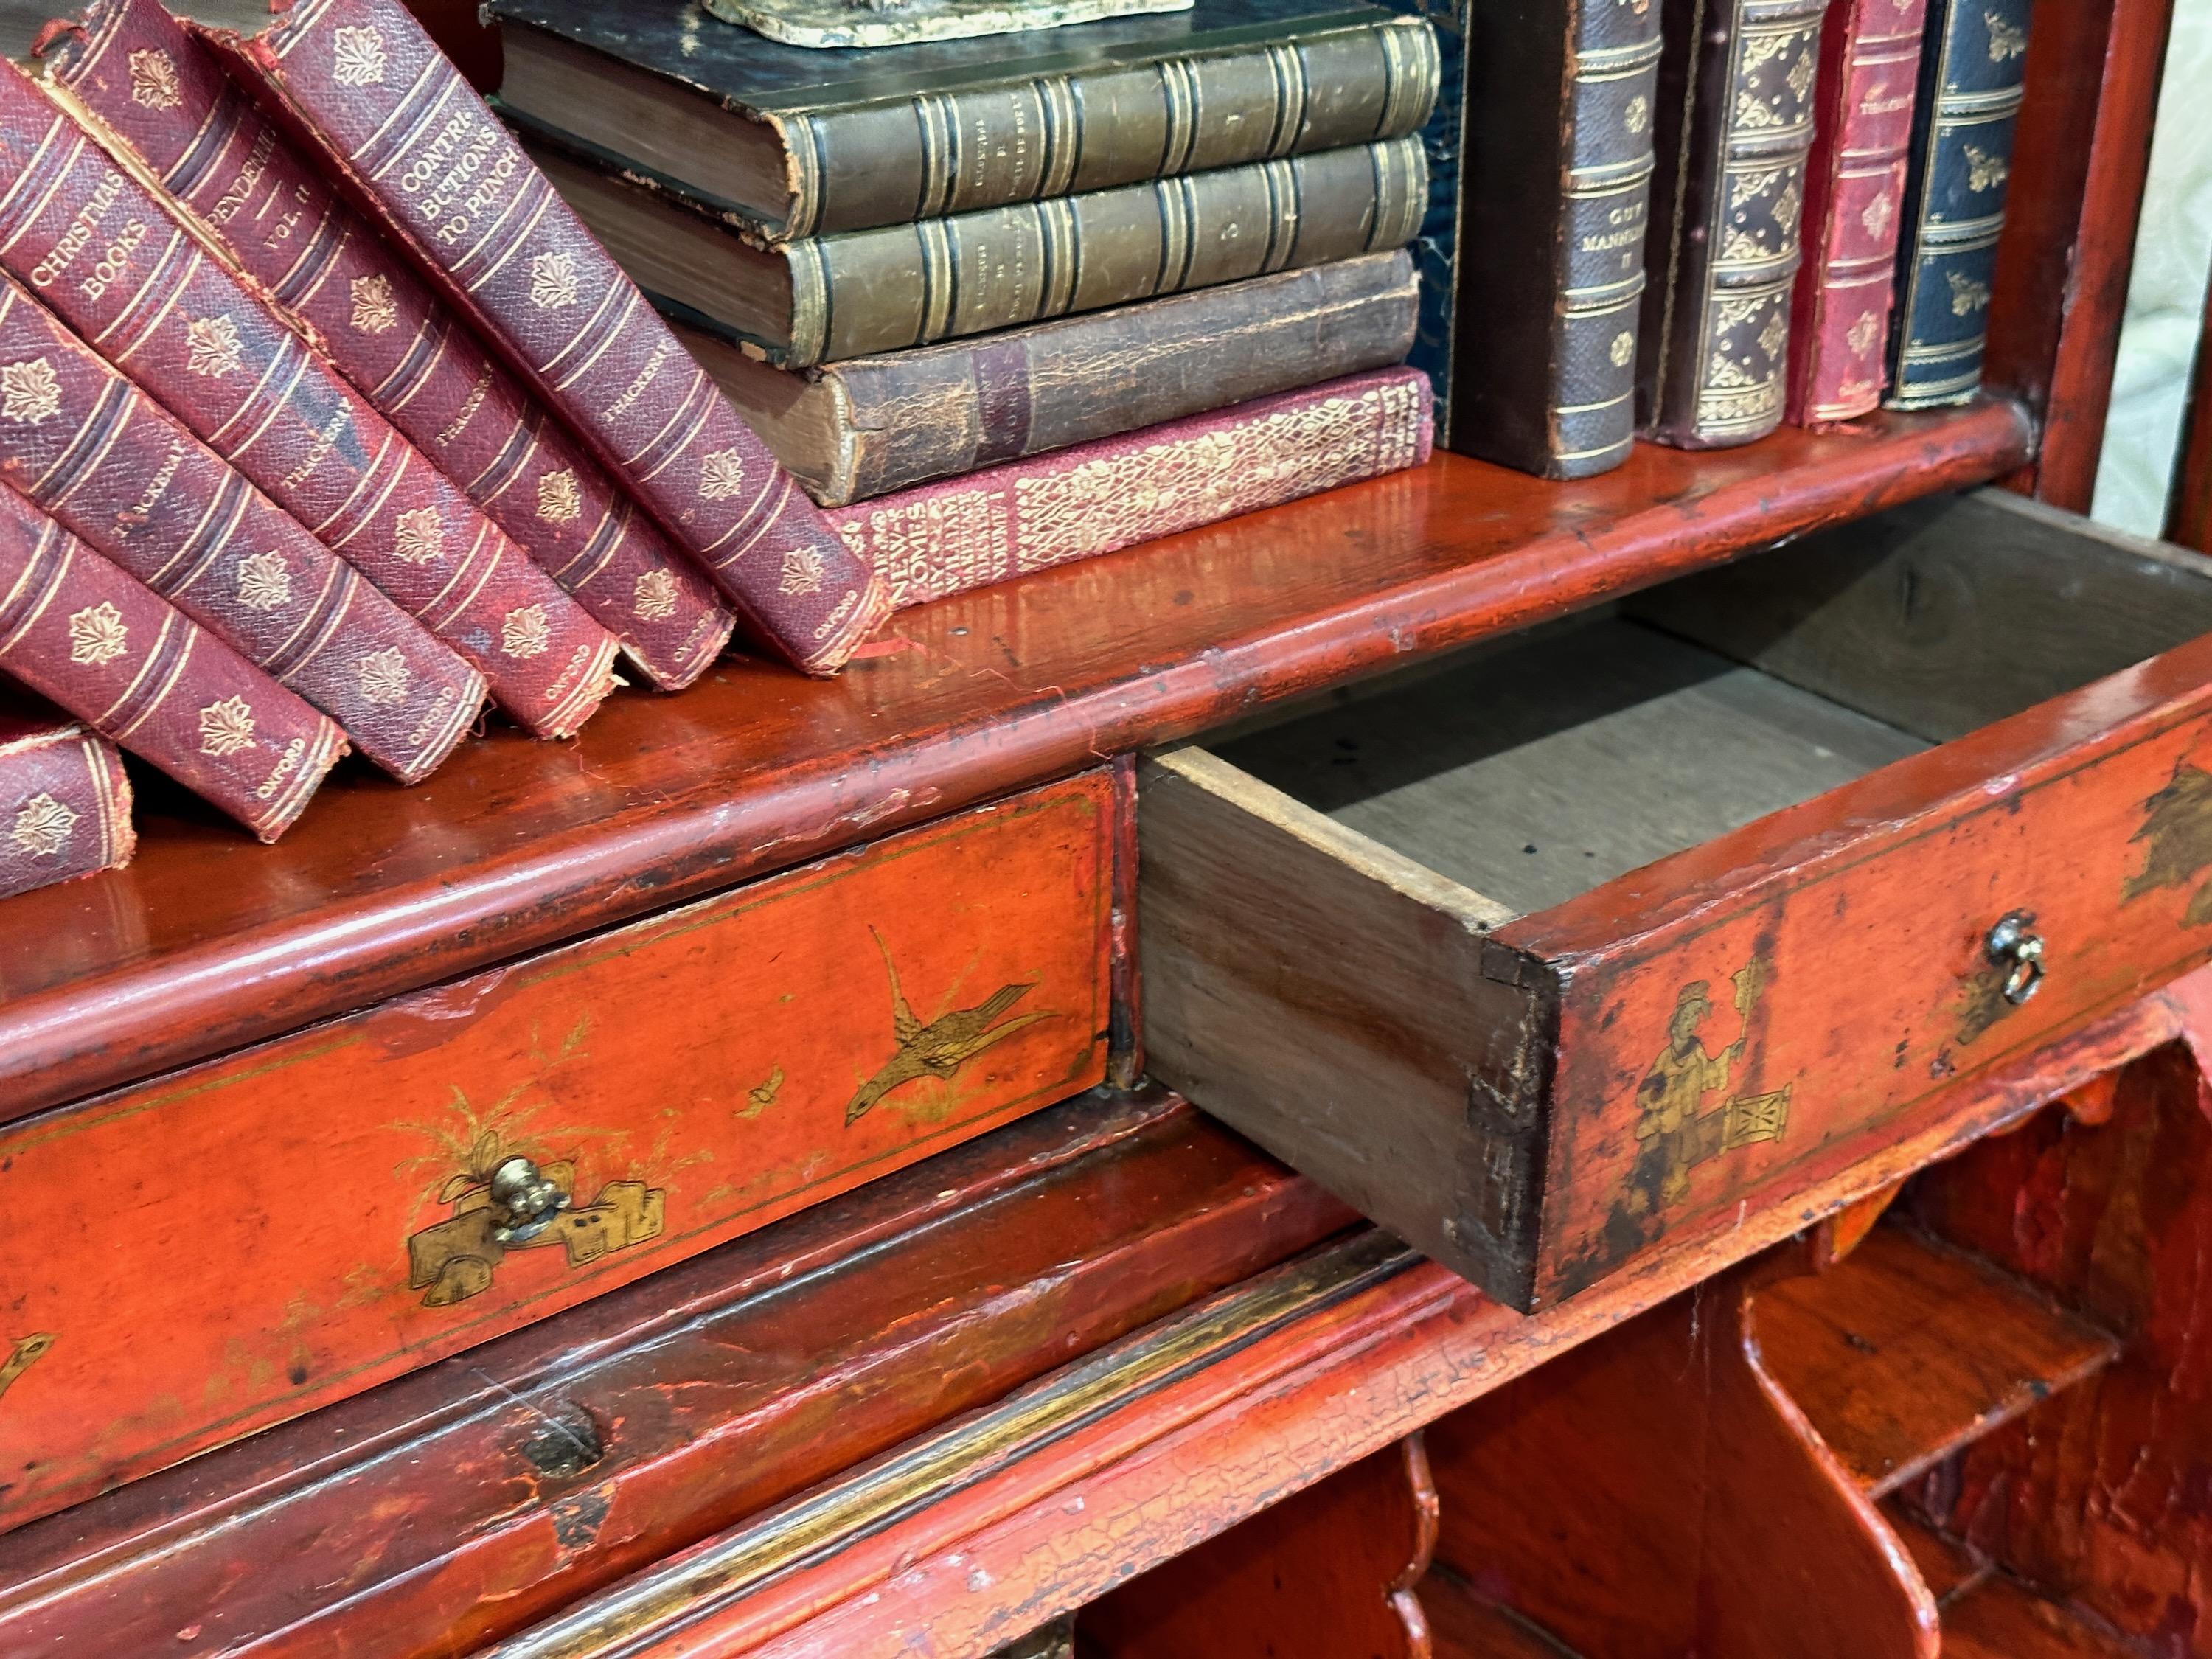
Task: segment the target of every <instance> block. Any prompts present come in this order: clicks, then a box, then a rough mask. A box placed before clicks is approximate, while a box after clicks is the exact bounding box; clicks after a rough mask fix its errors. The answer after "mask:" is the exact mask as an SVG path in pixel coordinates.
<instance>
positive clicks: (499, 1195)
mask: <svg viewBox="0 0 2212 1659" xmlns="http://www.w3.org/2000/svg"><path fill="white" fill-rule="evenodd" d="M489 1196H490V1199H491V1207H492V1212H493V1213H494V1214H495V1215H496V1216H497V1217H498V1218H499V1221H498V1225H495V1227H493V1229H492V1231H491V1236H492V1237H493V1239H494V1240H495V1241H496V1242H497V1243H501V1244H521V1243H526V1242H527V1241H529V1240H531V1239H533V1238H535V1237H538V1234H540V1233H542V1232H544V1231H545V1230H546V1229H547V1228H548V1227H550V1226H551V1225H553V1222H554V1218H556V1217H557V1216H558V1215H559V1214H560V1213H561V1212H562V1211H563V1210H565V1209H567V1208H568V1194H566V1193H564V1192H562V1190H561V1189H560V1188H558V1187H556V1186H555V1185H554V1184H553V1183H552V1182H550V1181H549V1180H547V1179H546V1178H545V1175H544V1171H542V1170H539V1169H538V1166H537V1165H536V1164H532V1162H531V1161H530V1160H529V1159H528V1158H508V1159H507V1160H506V1161H505V1162H504V1163H502V1164H501V1165H500V1166H499V1167H498V1168H497V1169H495V1170H493V1171H492V1172H491V1182H490V1186H489Z"/></svg>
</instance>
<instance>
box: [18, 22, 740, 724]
mask: <svg viewBox="0 0 2212 1659" xmlns="http://www.w3.org/2000/svg"><path fill="white" fill-rule="evenodd" d="M82 16H83V23H82V27H77V28H70V29H63V28H61V27H59V26H56V27H55V28H54V29H53V30H52V31H50V33H49V36H48V38H47V40H46V41H44V42H42V44H41V48H40V49H41V51H42V52H44V53H45V60H46V79H45V85H46V88H47V90H48V91H49V92H51V93H52V94H53V95H54V96H55V98H56V99H57V100H58V101H60V102H62V103H63V104H64V105H65V106H67V107H69V108H70V109H72V110H75V111H76V112H78V113H79V114H80V115H82V116H83V117H84V118H86V120H87V122H88V125H92V126H93V127H94V130H95V131H98V132H100V135H101V137H102V138H103V139H104V140H105V141H106V142H107V145H108V148H109V149H111V150H113V151H115V152H116V153H117V154H118V155H127V156H129V157H130V158H131V160H132V161H134V163H135V164H136V165H137V166H140V167H143V168H144V169H145V170H146V171H147V172H148V173H149V174H151V175H152V176H154V177H155V178H157V179H159V180H160V181H161V185H162V187H163V189H164V190H166V191H167V192H168V193H169V194H170V196H171V197H173V199H174V200H176V201H179V202H180V203H182V204H184V205H185V208H186V209H187V210H190V211H191V212H192V213H193V214H194V215H195V216H197V221H198V223H199V225H200V227H201V228H202V229H203V230H204V231H205V232H206V233H207V234H209V235H210V236H211V237H212V238H213V239H214V240H216V242H217V243H218V244H219V245H220V246H222V248H223V249H224V250H225V251H226V252H228V253H229V255H230V256H231V257H232V258H234V259H235V260H236V261H237V262H238V264H239V265H240V268H242V269H243V270H245V271H246V274H247V275H248V276H252V278H254V279H255V280H256V281H257V282H259V283H262V284H264V286H265V288H266V289H268V291H269V292H270V295H273V296H274V297H275V298H276V301H277V302H278V303H279V304H280V305H282V306H283V307H285V308H286V310H287V311H289V313H291V315H292V316H293V317H294V319H295V320H297V321H299V322H301V323H302V324H303V325H306V326H307V329H308V330H309V331H312V332H313V336H314V337H315V338H316V340H317V341H318V342H319V343H320V344H321V346H322V348H323V349H324V351H325V354H326V355H327V356H329V358H330V360H331V363H332V365H333V366H334V367H336V368H337V370H338V372H339V373H340V374H343V375H344V376H345V377H346V379H347V380H350V381H351V382H352V383H353V386H354V388H355V390H356V391H357V392H361V393H362V396H364V397H366V398H368V400H369V402H370V403H372V404H375V406H376V407H377V409H378V410H379V411H380V412H381V413H382V414H383V415H384V416H385V418H386V419H387V420H389V421H390V422H392V425H394V426H395V427H397V428H399V430H400V431H401V432H403V433H404V434H405V435H406V436H407V438H408V439H409V441H410V442H412V443H413V444H414V445H415V447H416V448H417V449H419V450H421V451H422V453H423V454H424V455H426V456H428V458H429V459H432V460H433V461H435V462H436V463H437V465H438V466H439V467H440V469H441V470H442V471H444V472H445V473H446V475H447V477H450V478H451V479H453V482H454V483H457V484H459V486H460V487H461V489H463V490H464V491H465V493H466V494H467V495H468V496H469V498H470V500H471V501H474V502H476V504H477V506H478V507H482V508H483V512H484V514H485V516H486V517H488V518H489V519H490V520H492V522H493V523H495V524H496V525H497V526H499V527H500V528H501V530H503V531H505V532H507V535H508V536H509V537H511V538H513V541H514V542H515V543H516V544H517V545H518V546H520V547H521V548H523V549H524V550H526V551H527V552H528V553H529V554H530V556H532V558H533V559H535V560H536V561H537V562H538V564H539V565H540V566H542V567H543V568H544V569H545V570H547V571H548V572H550V574H552V576H553V578H554V580H556V581H558V582H559V583H560V584H561V586H562V587H563V588H564V589H565V590H566V591H567V592H568V593H569V594H570V595H571V596H572V597H573V598H574V599H575V600H576V601H577V603H578V604H580V605H582V606H583V607H584V609H585V610H586V611H589V612H590V613H591V615H592V617H593V619H594V620H596V621H597V622H598V623H599V624H600V625H601V626H602V627H604V628H605V629H608V630H609V631H611V633H613V634H614V635H616V637H617V638H618V639H620V640H621V641H622V642H623V651H624V653H625V654H626V655H627V656H628V657H629V659H630V660H631V661H632V662H633V663H635V665H637V667H638V668H639V670H640V671H642V672H643V673H644V674H645V676H646V677H647V678H648V679H650V680H651V681H652V682H653V684H655V685H658V686H659V687H661V688H662V689H663V690H677V689H678V688H680V687H682V686H685V685H688V684H690V683H691V682H692V681H693V680H694V679H696V678H698V676H699V675H700V674H701V673H702V672H704V671H705V670H706V668H707V666H708V664H710V663H712V662H713V661H714V659H715V658H716V657H718V656H719V655H720V653H721V651H722V648H723V647H725V646H726V645H727V644H728V643H729V638H730V633H731V630H732V629H733V628H734V627H735V626H736V624H737V618H736V617H734V616H733V615H732V613H731V611H730V610H729V608H728V607H727V606H726V605H724V604H723V603H722V601H721V599H720V598H719V597H718V595H717V594H716V592H715V590H714V586H713V584H712V583H710V582H709V581H708V580H707V579H706V576H705V574H704V573H702V571H701V570H700V569H699V568H697V567H696V565H694V564H693V563H692V562H690V560H689V559H688V558H686V557H684V556H682V555H680V554H678V552H677V550H675V549H674V548H673V547H672V546H671V545H670V544H669V542H668V539H667V538H666V537H665V536H664V535H663V534H662V533H661V532H660V529H659V526H657V525H656V524H654V523H653V521H652V520H650V519H648V518H647V517H645V516H644V515H643V514H642V513H639V512H638V511H637V509H636V508H635V507H634V506H633V505H632V504H631V502H630V501H629V498H628V497H627V496H626V495H623V492H622V491H621V489H618V488H617V486H616V484H615V483H614V480H613V479H612V478H611V477H609V476H608V474H607V471H606V470H605V468H604V467H602V466H601V465H599V463H598V462H597V461H596V460H595V459H592V457H591V456H590V455H588V454H587V453H585V451H584V450H583V449H582V448H581V447H580V446H579V445H578V444H577V443H576V441H574V439H572V438H571V437H570V436H569V435H568V433H567V432H566V431H565V430H563V429H562V428H561V426H560V425H559V424H558V423H557V422H553V421H550V420H549V419H548V418H547V416H546V415H545V413H544V409H543V407H542V406H541V405H539V404H538V402H537V400H536V399H535V398H532V396H531V395H530V394H529V393H528V392H526V391H525V390H524V389H523V387H522V386H521V385H520V383H519V382H518V381H517V380H515V378H514V377H513V375H512V374H509V373H508V372H507V369H506V368H504V367H503V366H501V365H500V364H498V363H496V362H494V361H493V360H492V359H491V358H490V357H489V356H488V355H487V354H486V352H485V350H484V348H483V344H482V343H481V342H479V341H478V340H477V337H476V336H475V334H474V333H473V332H472V331H471V330H470V329H469V327H468V326H467V325H465V324H464V323H462V322H460V321H459V319H456V318H455V317H454V315H453V313H452V311H451V310H450V309H449V308H448V307H447V306H446V305H445V304H444V302H443V301H440V300H439V299H438V298H437V297H436V296H435V295H433V294H432V293H431V292H430V290H429V289H428V288H427V287H426V286H425V285H424V283H422V279H421V278H419V277H417V276H416V275H415V272H414V270H413V269H412V267H410V266H409V265H408V264H404V262H403V261H402V260H401V259H400V258H398V256H397V255H396V254H395V253H394V252H393V251H392V247H391V246H390V245H389V244H388V243H387V242H386V240H384V238H383V237H382V236H381V235H380V234H379V233H378V232H377V231H376V229H375V228H374V227H373V226H371V225H370V224H369V223H368V222H367V221H366V220H364V219H363V218H362V216H360V215H359V214H358V213H357V212H356V211H355V210H354V209H353V208H352V207H351V206H350V205H349V204H347V203H346V202H344V201H343V200H342V199H341V198H340V197H338V196H337V194H336V192H335V191H333V190H332V189H331V185H330V184H329V182H328V180H327V179H326V177H325V174H324V173H320V172H319V171H317V170H316V168H315V167H313V165H312V164H311V162H310V161H309V158H308V155H307V151H306V150H305V149H303V148H302V147H301V146H300V145H298V144H295V143H293V142H292V141H291V140H290V139H289V137H286V136H284V135H283V133H281V132H279V131H278V130H277V129H276V126H275V125H273V124H272V123H271V122H270V120H269V118H267V117H265V116H264V115H263V114H262V113H261V112H260V111H259V110H258V109H257V108H256V107H255V106H254V105H253V104H252V100H250V99H248V98H247V97H246V94H244V93H243V92H242V91H241V90H240V88H238V87H236V86H235V85H234V84H233V83H232V82H231V81H230V79H229V77H228V76H227V75H225V73H224V72H223V69H222V64H221V62H220V61H219V60H218V59H217V58H216V55H215V54H214V53H213V52H211V51H210V50H209V49H208V47H207V46H205V45H204V43H203V42H201V41H200V40H197V39H196V38H195V37H194V36H192V35H191V34H190V33H186V32H185V28H184V26H183V25H182V24H180V23H179V22H178V21H177V20H176V19H175V18H173V17H172V16H171V15H169V14H168V13H167V11H165V10H163V9H161V6H160V5H159V4H158V3H157V0H94V3H93V4H91V5H90V6H88V8H86V9H85V10H84V12H83V14H82Z"/></svg>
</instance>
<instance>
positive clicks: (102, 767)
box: [0, 684, 137, 898]
mask: <svg viewBox="0 0 2212 1659" xmlns="http://www.w3.org/2000/svg"><path fill="white" fill-rule="evenodd" d="M136 846H137V836H135V835H134V834H133V833H132V830H131V779H130V777H129V775H127V774H126V773H125V771H124V769H123V757H122V756H121V755H119V754H118V753H117V752H116V749H115V745H114V744H112V743H110V742H108V741H107V739H106V738H102V737H100V736H99V735H98V734H96V733H95V732H93V730H92V729H91V728H90V727H89V726H85V725H83V724H82V722H80V721H76V720H70V718H69V717H68V716H67V715H65V714H63V713H62V712H61V711H60V710H59V709H58V708H54V707H53V706H52V705H51V704H49V703H45V702H40V701H39V700H38V699H37V698H34V697H29V696H24V695H23V694H22V693H21V692H19V691H17V690H15V689H14V688H13V687H11V686H9V685H6V684H0V898H5V897H7V896H9V894H11V893H27V892H29V891H30V890H32V889H33V887H50V886H52V884H54V883H55V882H58V881H67V880H69V879H70V877H72V876H88V875H90V874H92V873H93V872H94V871H95V870H114V869H119V868H120V867H121V866H124V865H126V864H128V863H130V862H131V852H132V850H133V848H135V847H136Z"/></svg>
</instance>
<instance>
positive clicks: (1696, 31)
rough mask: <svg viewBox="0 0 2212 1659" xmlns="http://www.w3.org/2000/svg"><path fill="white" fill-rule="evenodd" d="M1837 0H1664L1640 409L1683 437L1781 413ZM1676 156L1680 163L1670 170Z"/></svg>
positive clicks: (1754, 427)
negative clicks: (1826, 48)
mask: <svg viewBox="0 0 2212 1659" xmlns="http://www.w3.org/2000/svg"><path fill="white" fill-rule="evenodd" d="M1825 9H1826V0H1668V22H1669V25H1670V27H1668V31H1667V33H1668V43H1667V51H1666V53H1665V55H1664V56H1663V57H1662V60H1661V64H1660V76H1659V100H1660V102H1659V120H1658V122H1657V149H1658V152H1659V154H1660V155H1661V156H1662V158H1669V159H1668V160H1667V161H1662V167H1661V173H1660V179H1659V182H1658V184H1657V185H1656V186H1655V191H1654V197H1653V214H1652V236H1653V242H1652V246H1651V248H1650V262H1651V265H1652V268H1653V270H1654V272H1655V275H1656V276H1657V278H1658V280H1656V281H1655V282H1654V283H1653V284H1652V285H1651V287H1650V289H1649V290H1647V292H1646V293H1645V295H1644V323H1643V326H1644V341H1643V343H1642V350H1641V356H1640V362H1639V368H1638V413H1639V416H1640V418H1641V420H1642V422H1643V425H1644V431H1645V433H1646V435H1648V436H1650V437H1653V438H1656V439H1657V440H1658V441H1661V442H1662V443H1669V444H1674V445H1678V446H1680V447H1684V448H1690V449H1706V448H1719V447H1726V446H1729V445H1733V444H1741V443H1748V442H1750V441H1752V440H1753V439H1755V438H1759V437H1763V436H1765V435H1766V434H1767V433H1769V432H1771V431H1772V430H1773V429H1774V428H1776V427H1777V426H1778V425H1779V424H1780V423H1781V420H1782V410H1783V402H1784V382H1785V380H1786V379H1787V374H1788V369H1789V349H1790V290H1791V289H1792V287H1793V285H1794V283H1795V281H1796V275H1797V267H1798V261H1799V257H1800V246H1799V231H1800V228H1801V221H1802V215H1803V211H1804V205H1805V163H1806V157H1807V155H1808V151H1809V150H1810V149H1811V148H1812V143H1813V88H1814V80H1815V79H1816V77H1817V76H1818V74H1819V70H1820V25H1821V21H1822V14H1823V13H1824V11H1825ZM1670 162H1671V165H1670Z"/></svg>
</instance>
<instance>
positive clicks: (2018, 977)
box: [1983, 910, 2044, 1005]
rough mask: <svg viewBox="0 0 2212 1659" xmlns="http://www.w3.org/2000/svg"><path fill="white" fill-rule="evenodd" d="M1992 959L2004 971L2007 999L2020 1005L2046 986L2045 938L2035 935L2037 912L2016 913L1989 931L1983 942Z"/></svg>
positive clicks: (2023, 911)
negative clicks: (2044, 978) (2044, 979)
mask: <svg viewBox="0 0 2212 1659" xmlns="http://www.w3.org/2000/svg"><path fill="white" fill-rule="evenodd" d="M1983 943H1984V949H1985V950H1986V951H1988V952H1989V957H1990V961H1991V962H1993V963H1996V965H1997V966H1998V967H2000V968H2002V969H2004V970H2005V978H2004V1000H2006V1001H2007V1002H2009V1003H2013V1004H2015V1005H2018V1004H2020V1003H2023V1002H2026V1001H2027V1000H2028V999H2029V998H2030V997H2032V996H2033V995H2034V994H2036V992H2037V991H2038V990H2039V988H2040V987H2042V984H2043V975H2044V966H2043V936H2042V935H2041V934H2039V933H2037V932H2035V913H2034V912H2033V911H2032V910H2015V911H2013V912H2012V913H2011V914H2010V915H2006V916H2004V917H2002V918H2001V919H2000V920H1999V921H1998V922H1997V925H1996V927H1992V928H1990V936H1989V938H1988V939H1986V940H1984V942H1983Z"/></svg>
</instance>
